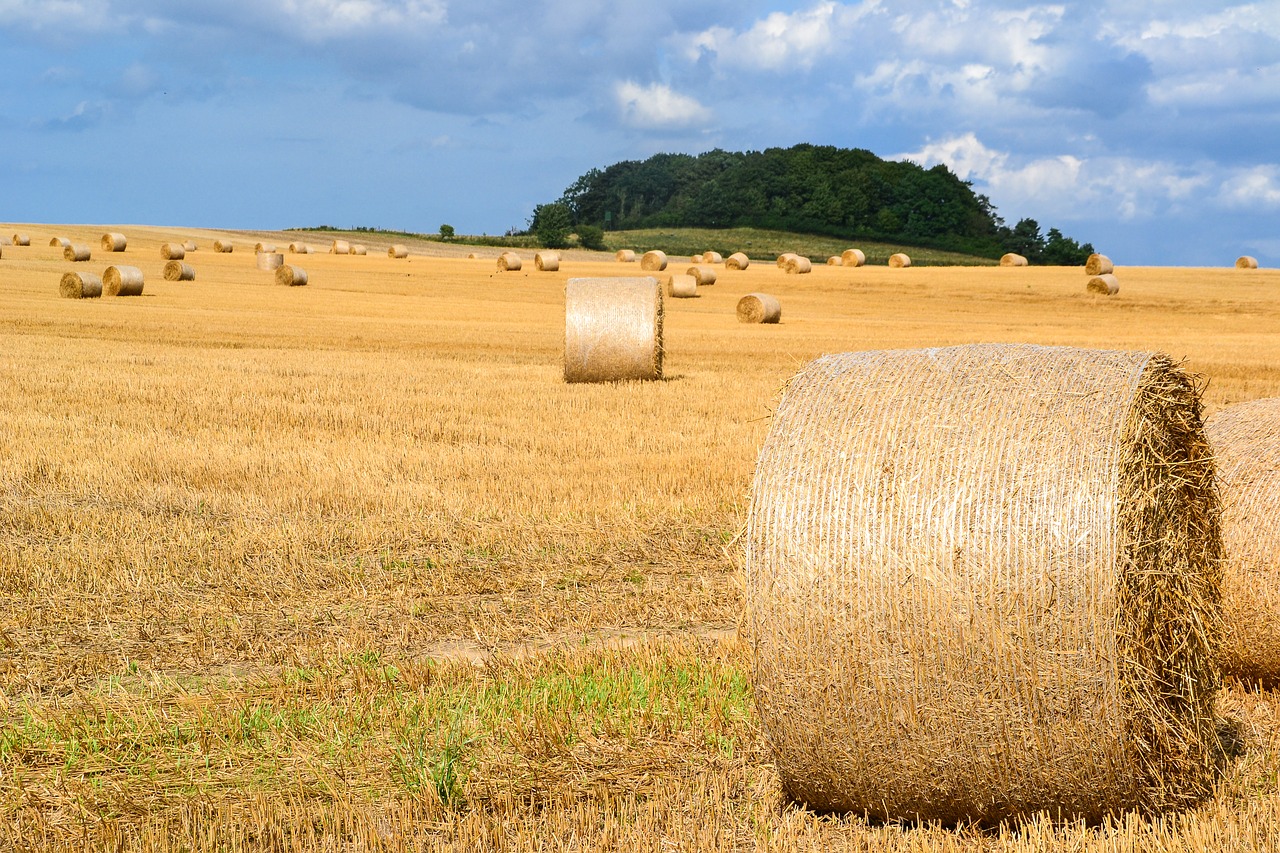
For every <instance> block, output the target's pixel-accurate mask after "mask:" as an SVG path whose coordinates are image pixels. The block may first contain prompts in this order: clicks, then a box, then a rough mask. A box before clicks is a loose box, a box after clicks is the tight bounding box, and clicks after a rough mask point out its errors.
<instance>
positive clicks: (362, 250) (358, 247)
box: [351, 243, 369, 255]
mask: <svg viewBox="0 0 1280 853" xmlns="http://www.w3.org/2000/svg"><path fill="white" fill-rule="evenodd" d="M351 254H353V255H367V254H369V247H368V246H366V245H364V244H363V243H352V244H351Z"/></svg>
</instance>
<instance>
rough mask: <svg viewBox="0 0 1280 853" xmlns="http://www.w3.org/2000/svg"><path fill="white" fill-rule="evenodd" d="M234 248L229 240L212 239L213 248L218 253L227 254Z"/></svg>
mask: <svg viewBox="0 0 1280 853" xmlns="http://www.w3.org/2000/svg"><path fill="white" fill-rule="evenodd" d="M234 248H235V246H233V245H232V244H231V241H230V240H214V241H213V250H214V251H215V252H218V253H220V254H228V253H230V252H231V250H232V249H234Z"/></svg>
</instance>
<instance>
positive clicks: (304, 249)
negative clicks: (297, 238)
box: [289, 243, 311, 255]
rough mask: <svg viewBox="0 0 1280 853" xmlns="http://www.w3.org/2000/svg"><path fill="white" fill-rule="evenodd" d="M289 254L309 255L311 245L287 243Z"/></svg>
mask: <svg viewBox="0 0 1280 853" xmlns="http://www.w3.org/2000/svg"><path fill="white" fill-rule="evenodd" d="M289 254H291V255H309V254H311V247H310V246H308V245H307V244H306V243H290V244H289Z"/></svg>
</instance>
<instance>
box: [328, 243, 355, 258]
mask: <svg viewBox="0 0 1280 853" xmlns="http://www.w3.org/2000/svg"><path fill="white" fill-rule="evenodd" d="M329 254H331V255H349V254H351V244H350V243H348V242H347V241H346V240H334V241H333V242H332V243H330V244H329Z"/></svg>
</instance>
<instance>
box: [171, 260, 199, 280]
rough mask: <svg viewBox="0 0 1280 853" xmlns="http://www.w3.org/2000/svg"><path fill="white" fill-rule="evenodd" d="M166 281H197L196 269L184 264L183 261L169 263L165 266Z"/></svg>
mask: <svg viewBox="0 0 1280 853" xmlns="http://www.w3.org/2000/svg"><path fill="white" fill-rule="evenodd" d="M164 280H165V281H195V280H196V271H195V268H193V267H191V266H188V265H187V264H184V263H183V262H182V261H169V262H168V263H167V264H165V265H164Z"/></svg>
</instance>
